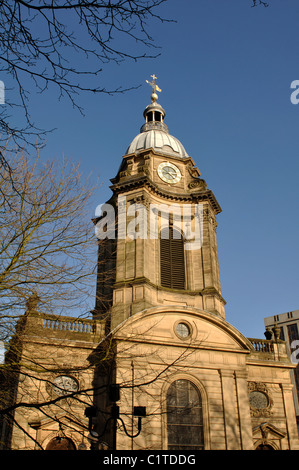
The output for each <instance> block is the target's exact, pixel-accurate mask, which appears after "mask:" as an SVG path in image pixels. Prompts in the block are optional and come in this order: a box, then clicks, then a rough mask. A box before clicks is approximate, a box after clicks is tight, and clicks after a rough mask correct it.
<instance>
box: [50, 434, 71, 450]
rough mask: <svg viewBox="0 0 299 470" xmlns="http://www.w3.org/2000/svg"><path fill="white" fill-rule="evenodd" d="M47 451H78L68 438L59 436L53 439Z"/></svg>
mask: <svg viewBox="0 0 299 470" xmlns="http://www.w3.org/2000/svg"><path fill="white" fill-rule="evenodd" d="M46 450H76V446H75V444H74V442H73V441H72V440H71V439H69V438H68V437H59V436H57V437H54V438H53V439H51V441H50V442H49V443H48V445H47V447H46Z"/></svg>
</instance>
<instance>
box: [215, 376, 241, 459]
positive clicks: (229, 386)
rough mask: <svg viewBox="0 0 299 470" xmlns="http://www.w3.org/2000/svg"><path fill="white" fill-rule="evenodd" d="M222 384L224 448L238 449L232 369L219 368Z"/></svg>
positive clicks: (238, 437)
mask: <svg viewBox="0 0 299 470" xmlns="http://www.w3.org/2000/svg"><path fill="white" fill-rule="evenodd" d="M219 374H220V377H221V384H222V400H223V414H224V431H225V442H226V450H240V434H239V429H238V427H239V426H238V419H237V413H236V411H237V410H236V387H235V377H234V371H233V370H219Z"/></svg>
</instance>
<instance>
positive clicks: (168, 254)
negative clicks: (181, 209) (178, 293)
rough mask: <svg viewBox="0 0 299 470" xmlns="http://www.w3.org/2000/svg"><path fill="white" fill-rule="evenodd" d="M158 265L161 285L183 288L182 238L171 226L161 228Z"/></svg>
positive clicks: (183, 256)
mask: <svg viewBox="0 0 299 470" xmlns="http://www.w3.org/2000/svg"><path fill="white" fill-rule="evenodd" d="M160 266H161V286H163V287H170V288H172V289H185V255H184V240H183V238H182V236H181V233H180V232H178V231H177V230H174V229H173V227H171V226H170V227H169V231H168V228H164V229H163V230H161V237H160Z"/></svg>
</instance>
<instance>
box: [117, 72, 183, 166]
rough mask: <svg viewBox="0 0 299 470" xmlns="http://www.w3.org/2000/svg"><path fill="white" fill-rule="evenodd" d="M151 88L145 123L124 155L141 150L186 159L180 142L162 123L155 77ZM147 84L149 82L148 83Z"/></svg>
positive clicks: (162, 111)
mask: <svg viewBox="0 0 299 470" xmlns="http://www.w3.org/2000/svg"><path fill="white" fill-rule="evenodd" d="M152 77H153V82H152V83H150V85H151V86H152V87H153V93H152V95H151V104H149V105H148V106H147V107H146V108H145V110H144V112H143V116H144V118H145V123H144V124H143V126H142V127H141V129H140V134H138V135H137V136H136V137H135V138H134V139H133V140H132V142H131V144H130V145H129V147H128V148H127V151H126V155H127V154H130V153H138V152H141V151H142V150H147V149H153V150H156V151H157V152H159V153H162V154H164V155H169V156H177V157H180V158H188V156H189V155H188V154H187V152H186V150H185V148H184V147H183V145H182V144H181V142H180V141H179V140H178V139H177V138H176V137H173V136H172V135H170V134H169V132H168V127H167V126H166V124H165V123H164V117H165V111H164V109H163V108H162V106H161V105H160V104H159V103H157V99H158V95H157V94H156V91H157V90H158V91H161V90H160V89H159V87H158V86H157V85H156V83H155V78H157V77H155V75H152ZM148 83H149V82H148Z"/></svg>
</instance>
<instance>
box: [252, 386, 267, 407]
mask: <svg viewBox="0 0 299 470" xmlns="http://www.w3.org/2000/svg"><path fill="white" fill-rule="evenodd" d="M249 402H250V405H251V407H252V408H255V409H257V410H262V409H264V408H267V406H268V404H269V400H268V397H267V395H266V394H265V393H263V392H260V391H258V390H255V391H253V392H250V394H249Z"/></svg>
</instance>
